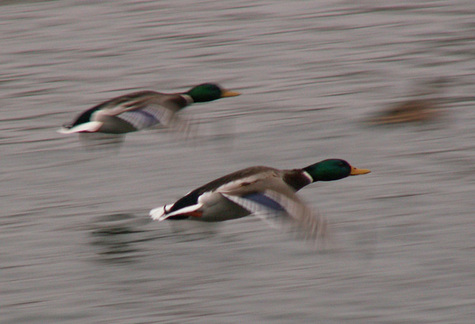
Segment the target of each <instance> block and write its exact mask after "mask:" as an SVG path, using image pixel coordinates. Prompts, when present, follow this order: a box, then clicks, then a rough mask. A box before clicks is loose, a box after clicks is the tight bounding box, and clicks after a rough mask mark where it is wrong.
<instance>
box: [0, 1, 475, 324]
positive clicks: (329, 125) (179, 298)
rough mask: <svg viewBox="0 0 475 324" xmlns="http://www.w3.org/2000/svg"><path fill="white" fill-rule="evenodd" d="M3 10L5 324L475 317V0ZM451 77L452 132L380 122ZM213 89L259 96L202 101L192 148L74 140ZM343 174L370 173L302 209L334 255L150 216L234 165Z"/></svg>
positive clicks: (248, 226)
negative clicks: (316, 215)
mask: <svg viewBox="0 0 475 324" xmlns="http://www.w3.org/2000/svg"><path fill="white" fill-rule="evenodd" d="M6 4H8V5H6ZM0 5H2V7H1V8H2V10H0V29H1V31H2V32H1V33H0V44H1V46H0V64H1V66H2V74H1V75H0V85H1V87H0V146H1V148H0V152H1V156H0V159H1V162H0V167H1V172H0V178H1V180H2V186H0V197H1V198H2V215H1V216H0V269H1V276H0V286H1V288H0V289H1V293H2V298H1V299H0V322H2V323H40V322H41V323H55V322H58V323H65V322H68V323H69V322H71V323H157V322H159V323H236V322H245V323H249V322H259V323H293V322H299V323H315V322H318V323H345V322H351V323H431V324H432V323H471V322H472V321H473V304H474V303H473V291H474V290H475V286H474V284H475V282H474V280H473V273H474V271H473V269H474V260H475V255H474V251H475V249H474V248H473V236H474V227H473V215H472V214H473V210H474V208H475V205H474V200H473V192H474V189H475V187H474V185H475V181H474V174H475V169H474V163H473V162H474V160H475V150H474V146H475V144H474V143H475V135H474V134H475V132H474V131H473V125H474V124H475V113H474V110H473V104H474V97H473V67H472V66H473V61H474V51H473V48H474V42H473V35H474V34H475V25H474V23H473V22H474V20H475V2H473V1H463V0H456V1H446V0H441V1H432V2H427V1H425V2H414V1H411V2H409V1H406V2H400V3H389V2H387V3H386V2H384V3H383V2H381V1H372V0H367V1H363V2H361V1H359V2H354V1H346V2H345V1H343V2H338V3H336V2H335V1H314V2H312V1H292V2H288V1H259V0H257V1H255V0H253V1H250V0H238V1H221V2H217V1H211V0H204V1H200V2H199V3H197V2H194V1H187V0H183V1H147V0H145V1H129V0H118V1H101V2H97V1H96V2H93V1H89V2H84V1H0ZM183 8H189V9H190V10H185V11H184V10H183ZM441 77H443V78H446V79H447V80H449V82H448V84H447V87H446V89H444V91H443V92H442V94H441V99H442V100H441V101H440V107H441V108H442V110H443V116H442V118H439V119H437V120H436V121H435V122H433V123H432V122H431V123H427V124H423V125H422V124H420V123H406V122H404V123H399V124H398V125H394V127H384V126H383V127H371V126H368V125H365V124H364V123H361V121H362V120H364V119H365V118H366V117H367V116H370V115H372V114H373V113H377V112H379V111H384V109H385V107H392V105H393V104H394V103H396V102H407V101H410V100H411V99H415V98H416V97H417V98H420V99H427V98H429V99H431V97H430V96H427V97H425V96H422V97H421V94H420V91H419V85H420V84H421V83H422V81H421V80H437V79H439V78H441ZM203 81H212V82H218V83H220V84H226V85H228V84H229V85H232V87H233V89H234V88H235V89H239V90H240V91H242V93H243V94H242V95H241V96H239V97H236V98H235V99H233V100H226V101H225V100H223V101H217V102H210V103H209V104H206V105H196V106H193V107H190V109H189V111H188V110H187V111H186V117H188V116H189V115H190V114H192V115H193V116H194V117H193V120H198V121H199V122H200V125H199V129H198V132H197V134H195V133H191V134H190V135H186V136H184V137H187V139H186V140H185V139H183V138H181V136H175V135H170V134H175V133H174V132H170V133H168V132H162V131H154V130H152V131H146V132H135V133H131V134H128V135H127V138H126V140H123V138H120V137H112V138H102V139H96V138H94V137H87V138H85V143H84V146H85V147H86V149H82V144H80V143H79V141H78V138H77V137H76V136H62V135H60V134H57V133H56V132H55V131H56V129H57V128H58V127H59V126H60V125H61V124H62V123H63V122H64V121H65V120H69V119H70V117H71V116H73V115H74V114H76V113H77V112H78V111H81V109H83V108H84V107H88V106H89V105H90V103H91V102H100V100H103V99H104V98H112V97H115V96H117V95H119V94H121V93H126V92H133V91H136V90H144V89H152V90H160V91H164V92H173V91H176V89H183V88H187V87H188V86H192V85H194V84H198V83H200V82H203ZM408 87H409V89H408ZM414 94H416V96H414ZM435 97H437V96H435ZM436 99H437V98H436ZM438 103H439V102H438ZM193 124H195V123H193ZM89 135H90V134H89ZM81 138H82V139H81V141H83V140H84V137H83V136H81ZM325 158H343V159H346V160H349V161H354V163H355V164H356V165H361V166H364V167H367V168H369V169H371V170H372V173H371V175H368V176H367V177H365V178H364V179H345V180H342V181H339V182H338V183H331V184H330V183H317V184H314V185H312V186H309V187H308V189H306V190H305V191H304V192H302V193H301V197H302V199H303V200H304V201H305V202H306V203H308V204H309V205H310V206H311V207H312V208H315V209H318V210H319V211H320V212H321V213H322V214H323V215H324V216H325V217H326V218H327V219H328V222H329V224H330V228H331V229H332V234H333V242H334V243H333V242H332V244H333V246H331V247H327V248H326V249H317V250H315V249H313V248H312V247H309V246H308V245H307V244H305V243H304V242H302V241H298V240H294V239H293V237H291V235H287V234H288V233H281V232H279V231H275V230H273V229H269V228H268V227H267V226H266V224H263V223H262V222H260V221H259V220H257V219H253V218H252V217H248V218H244V219H241V220H236V221H229V222H225V223H224V224H219V225H218V226H217V227H216V228H214V227H205V228H200V226H201V225H203V224H201V223H194V222H185V223H184V224H183V223H180V224H168V223H164V222H162V223H158V222H152V221H151V220H150V219H149V217H148V211H149V210H150V209H151V208H153V207H156V206H159V205H162V204H165V203H167V202H170V201H175V200H176V199H177V198H179V197H180V196H182V195H184V194H185V193H186V192H187V191H188V190H189V189H190V188H195V187H197V186H198V185H200V184H202V183H204V182H206V181H208V180H209V179H214V178H217V177H218V176H220V175H223V174H228V173H230V172H232V171H234V170H238V169H242V168H245V167H247V166H251V165H269V166H274V167H277V168H282V169H284V168H293V167H298V166H304V165H308V164H310V163H313V162H314V161H318V160H322V159H325ZM170 225H179V226H180V228H171V227H170ZM207 225H209V224H207ZM181 226H184V227H188V228H181Z"/></svg>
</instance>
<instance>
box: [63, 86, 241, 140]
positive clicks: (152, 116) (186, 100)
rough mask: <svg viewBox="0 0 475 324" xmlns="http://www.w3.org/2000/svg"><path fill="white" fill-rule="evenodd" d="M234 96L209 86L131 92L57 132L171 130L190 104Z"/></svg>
mask: <svg viewBox="0 0 475 324" xmlns="http://www.w3.org/2000/svg"><path fill="white" fill-rule="evenodd" d="M238 95H240V93H239V92H236V91H230V90H226V89H223V88H221V87H220V86H219V85H217V84H213V83H203V84H200V85H197V86H195V87H193V88H191V89H190V90H189V91H187V92H184V93H170V94H167V93H160V92H155V91H139V92H134V93H130V94H126V95H122V96H119V97H116V98H113V99H110V100H107V101H105V102H103V103H100V104H98V105H96V106H94V107H92V108H90V109H88V110H86V111H84V112H83V113H81V114H80V115H79V116H78V117H77V118H76V119H75V120H74V121H73V122H72V123H70V124H66V125H64V126H63V127H62V128H61V129H59V130H58V132H59V133H62V134H72V133H107V134H124V133H129V132H135V131H138V130H141V129H145V128H150V127H153V126H155V125H157V124H161V125H164V126H173V125H174V124H176V123H179V121H178V118H177V117H176V113H177V112H178V111H180V110H181V109H183V108H185V107H187V106H188V105H190V104H192V103H195V102H207V101H213V100H216V99H220V98H224V97H234V96H238Z"/></svg>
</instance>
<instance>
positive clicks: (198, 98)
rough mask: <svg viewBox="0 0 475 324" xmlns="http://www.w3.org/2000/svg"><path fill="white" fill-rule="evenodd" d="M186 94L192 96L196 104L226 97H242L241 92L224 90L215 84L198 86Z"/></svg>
mask: <svg viewBox="0 0 475 324" xmlns="http://www.w3.org/2000/svg"><path fill="white" fill-rule="evenodd" d="M185 94H186V95H188V96H190V97H191V98H192V99H193V101H194V102H207V101H213V100H216V99H220V98H224V97H235V96H239V95H240V93H239V92H236V91H230V90H226V89H223V88H221V87H220V86H219V85H217V84H214V83H203V84H200V85H197V86H196V87H193V88H191V89H190V90H189V91H188V92H186V93H185Z"/></svg>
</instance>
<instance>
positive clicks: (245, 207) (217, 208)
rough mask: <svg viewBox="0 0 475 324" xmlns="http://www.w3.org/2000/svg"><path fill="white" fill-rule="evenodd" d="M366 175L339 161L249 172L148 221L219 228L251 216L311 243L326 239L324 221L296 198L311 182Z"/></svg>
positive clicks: (193, 194) (204, 188)
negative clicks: (284, 226)
mask: <svg viewBox="0 0 475 324" xmlns="http://www.w3.org/2000/svg"><path fill="white" fill-rule="evenodd" d="M369 172H370V170H367V169H358V168H355V167H353V166H351V165H350V164H349V163H348V162H346V161H345V160H341V159H329V160H324V161H321V162H318V163H315V164H312V165H309V166H307V167H305V168H303V169H293V170H279V169H274V168H271V167H266V166H254V167H249V168H246V169H243V170H239V171H236V172H234V173H231V174H228V175H225V176H223V177H221V178H218V179H216V180H214V181H211V182H209V183H207V184H205V185H203V186H201V187H199V188H197V189H195V190H193V191H191V192H190V193H188V194H187V195H185V196H184V197H182V198H180V199H179V200H177V201H176V202H175V203H173V204H170V205H165V206H162V207H158V208H155V209H153V210H151V211H150V216H151V217H152V219H154V220H158V221H164V220H170V221H171V220H173V221H176V220H184V219H188V220H196V221H202V222H221V221H226V220H231V219H237V218H241V217H245V216H248V215H251V214H253V215H255V216H258V217H259V218H261V219H263V220H265V221H268V222H270V223H271V224H272V225H281V224H284V223H285V224H288V225H291V226H290V228H293V229H297V230H298V232H300V233H302V234H303V236H304V237H305V238H307V239H312V240H315V239H317V238H318V237H321V236H323V235H324V233H325V228H326V222H325V219H324V218H323V217H321V216H320V215H318V214H316V213H314V212H313V211H312V210H311V209H310V208H309V207H307V206H306V205H305V204H304V203H303V202H302V201H301V200H300V198H299V197H298V196H297V195H296V194H295V193H296V192H297V191H298V190H300V189H301V188H303V187H305V186H307V185H309V184H311V183H313V182H316V181H334V180H339V179H343V178H346V177H348V176H353V175H360V174H366V173H369Z"/></svg>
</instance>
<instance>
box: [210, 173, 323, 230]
mask: <svg viewBox="0 0 475 324" xmlns="http://www.w3.org/2000/svg"><path fill="white" fill-rule="evenodd" d="M217 191H218V192H219V193H221V194H222V195H223V196H224V197H225V198H227V199H229V200H230V201H232V202H234V203H235V204H237V205H239V206H241V207H242V208H244V209H246V210H248V211H249V212H250V213H251V214H254V215H256V216H257V217H259V218H261V219H263V220H265V221H266V222H268V223H270V224H271V225H274V226H276V225H277V226H279V227H280V226H281V225H287V226H290V228H293V229H297V230H298V231H299V232H301V233H303V235H304V236H305V237H306V238H308V239H316V238H317V237H320V236H323V235H324V234H325V230H326V220H325V219H324V217H322V216H321V215H319V214H317V213H315V212H314V211H312V210H311V209H310V208H309V207H308V206H306V205H305V204H304V203H303V202H302V201H301V200H300V198H299V197H298V196H297V195H296V194H295V192H294V191H293V190H292V189H291V188H290V187H289V186H288V185H287V184H286V183H285V182H284V181H283V180H282V178H281V177H280V175H279V173H278V171H277V170H270V171H269V172H267V173H261V174H259V175H258V176H257V175H256V176H251V177H247V178H245V179H241V180H239V181H236V182H233V183H229V184H226V185H224V186H222V187H220V188H218V190H217Z"/></svg>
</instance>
